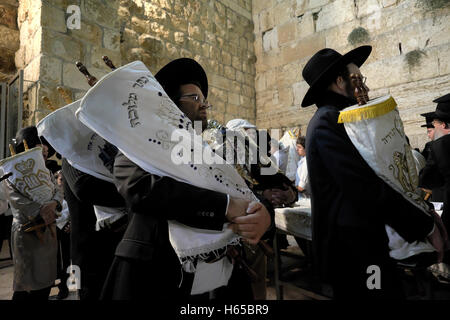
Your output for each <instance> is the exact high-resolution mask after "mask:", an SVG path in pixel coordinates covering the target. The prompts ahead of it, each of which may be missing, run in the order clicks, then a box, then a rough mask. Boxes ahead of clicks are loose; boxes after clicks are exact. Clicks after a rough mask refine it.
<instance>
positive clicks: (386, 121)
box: [338, 96, 435, 260]
mask: <svg viewBox="0 0 450 320" xmlns="http://www.w3.org/2000/svg"><path fill="white" fill-rule="evenodd" d="M396 106H397V104H396V102H395V100H394V99H393V98H392V97H391V96H384V97H380V98H377V99H374V100H372V101H370V102H369V103H368V104H366V105H363V106H351V107H348V108H346V109H344V110H342V111H341V112H340V115H339V120H338V122H339V123H344V127H345V130H346V132H347V134H348V136H349V138H350V140H351V141H352V143H353V144H354V146H355V147H356V149H357V150H358V151H359V153H360V154H361V156H362V157H363V158H364V160H365V161H366V162H367V164H368V165H369V166H370V167H371V168H372V169H373V170H374V171H375V173H376V174H377V175H378V176H379V177H380V178H381V179H383V181H385V182H386V183H387V184H388V185H389V186H391V187H392V188H393V189H394V190H395V191H397V192H399V193H400V194H401V195H402V196H403V197H404V198H405V199H406V200H407V201H409V202H411V203H412V204H413V205H414V206H416V207H417V208H419V209H421V210H422V211H423V212H424V213H426V214H428V215H429V213H428V206H427V204H426V203H425V201H424V200H423V199H422V197H421V193H420V190H419V188H418V181H419V178H418V174H417V171H416V165H415V161H414V157H413V155H412V152H411V147H410V146H409V145H408V143H407V141H406V138H405V132H404V129H403V122H402V120H401V118H400V115H399V112H398V110H397V108H396ZM405 224H408V221H405ZM386 232H387V234H388V236H389V247H390V249H391V251H390V256H391V257H392V258H394V259H397V260H402V259H406V258H408V257H411V256H413V255H416V254H418V253H421V252H432V251H435V249H434V247H433V246H432V245H431V244H430V243H429V242H428V240H426V241H425V242H417V241H416V242H414V243H408V242H406V240H404V239H403V238H402V237H401V236H400V235H399V234H398V233H397V232H395V230H393V229H392V228H390V227H389V226H386Z"/></svg>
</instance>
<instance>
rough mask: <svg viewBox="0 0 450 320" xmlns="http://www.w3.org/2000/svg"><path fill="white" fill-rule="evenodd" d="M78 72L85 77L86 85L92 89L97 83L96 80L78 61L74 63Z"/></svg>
mask: <svg viewBox="0 0 450 320" xmlns="http://www.w3.org/2000/svg"><path fill="white" fill-rule="evenodd" d="M76 66H77V68H78V70H80V72H81V73H82V74H83V75H84V76H85V77H86V79H87V82H88V84H89V85H90V86H91V87H93V86H94V85H95V84H96V83H97V78H96V77H94V76H92V75H91V74H90V73H89V71H88V69H87V68H86V66H85V65H84V64H82V63H81V62H80V61H78V62H77V63H76Z"/></svg>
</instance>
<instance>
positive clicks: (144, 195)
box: [103, 58, 271, 302]
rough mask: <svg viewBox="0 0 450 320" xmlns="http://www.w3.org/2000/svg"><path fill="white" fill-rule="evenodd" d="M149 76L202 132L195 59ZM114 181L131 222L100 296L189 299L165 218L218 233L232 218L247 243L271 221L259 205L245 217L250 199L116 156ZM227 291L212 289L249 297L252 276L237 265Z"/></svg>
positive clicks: (201, 75)
mask: <svg viewBox="0 0 450 320" xmlns="http://www.w3.org/2000/svg"><path fill="white" fill-rule="evenodd" d="M155 78H156V79H157V80H158V82H159V83H160V84H161V85H162V87H163V88H164V90H165V91H166V93H167V94H168V96H169V97H170V98H171V99H172V101H174V102H175V104H176V105H177V106H178V108H179V109H180V110H181V111H183V112H184V114H185V115H186V116H187V117H188V118H189V119H190V120H191V121H192V122H194V121H201V122H202V126H203V127H204V128H206V124H207V123H206V121H207V117H206V115H207V113H206V109H208V107H209V104H208V102H207V101H206V97H207V94H208V82H207V78H206V74H205V72H204V70H203V68H202V67H201V66H200V65H199V64H198V63H197V62H195V61H194V60H192V59H187V58H181V59H177V60H174V61H172V62H170V63H169V64H168V65H166V66H165V67H164V68H162V69H161V70H160V71H159V72H158V73H157V74H156V75H155ZM167 161H171V159H167ZM114 176H115V184H116V186H117V189H118V191H119V193H120V194H121V195H122V196H123V197H124V199H125V201H126V203H127V207H128V209H129V212H130V215H131V218H130V222H129V225H128V228H127V230H126V232H125V235H124V237H123V239H122V241H121V242H120V243H119V246H118V247H117V250H116V257H115V259H114V262H113V265H112V267H111V270H110V272H109V275H108V279H107V281H106V284H105V287H104V290H103V298H104V299H113V300H145V301H149V302H151V301H154V300H168V299H170V300H172V301H178V300H180V299H182V300H186V299H189V297H190V292H191V288H192V284H193V280H194V278H193V274H192V273H187V272H185V271H184V270H183V269H182V266H181V264H180V262H179V259H178V257H177V255H176V254H175V251H174V249H173V248H172V246H171V244H170V241H169V232H168V220H176V221H178V222H181V223H183V224H186V225H189V226H191V227H196V228H202V229H210V230H222V227H223V224H224V223H225V222H226V221H232V220H233V219H234V220H233V222H234V223H233V224H234V231H235V232H237V233H238V234H240V235H241V236H242V237H243V238H245V239H247V240H248V241H249V242H250V243H252V244H256V243H257V242H258V240H259V239H260V238H261V236H262V235H263V234H264V233H265V232H266V230H267V229H268V227H269V226H270V224H271V217H270V215H269V213H268V211H267V209H266V208H265V207H264V206H260V207H259V206H257V207H254V210H249V211H247V213H248V215H246V210H247V208H248V205H249V203H248V201H245V200H241V199H237V198H233V197H231V196H228V195H226V194H223V193H219V192H215V191H210V190H206V189H202V188H198V187H196V186H193V185H189V184H186V183H182V182H178V181H176V180H174V179H172V178H170V177H160V176H156V175H153V174H150V173H148V172H146V171H144V170H143V169H142V168H140V167H139V166H137V165H136V164H135V163H133V162H132V161H130V160H129V159H128V158H127V157H126V156H125V155H123V154H122V153H121V152H119V154H118V155H117V157H116V159H115V163H114ZM205 213H206V214H205ZM225 259H227V258H226V257H225ZM228 287H233V288H234V289H235V290H234V292H233V294H235V295H234V296H231V293H230V292H229V291H227V288H225V287H222V288H219V289H218V291H217V292H215V294H217V297H218V298H225V299H226V298H233V299H242V300H250V299H252V291H251V286H250V279H249V277H248V276H247V274H246V273H245V272H244V271H243V270H241V269H240V268H237V267H236V266H235V268H234V269H233V273H232V275H231V278H230V280H229V282H228ZM197 298H201V299H203V298H206V299H208V297H197Z"/></svg>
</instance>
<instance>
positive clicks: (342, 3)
mask: <svg viewBox="0 0 450 320" xmlns="http://www.w3.org/2000/svg"><path fill="white" fill-rule="evenodd" d="M354 18H355V13H354V4H353V1H352V0H336V1H334V2H331V3H330V4H328V5H326V6H324V7H322V10H321V11H320V13H319V14H318V19H317V28H316V30H317V31H321V30H325V29H328V28H331V27H334V26H337V25H340V24H342V23H345V22H348V21H351V20H352V19H354Z"/></svg>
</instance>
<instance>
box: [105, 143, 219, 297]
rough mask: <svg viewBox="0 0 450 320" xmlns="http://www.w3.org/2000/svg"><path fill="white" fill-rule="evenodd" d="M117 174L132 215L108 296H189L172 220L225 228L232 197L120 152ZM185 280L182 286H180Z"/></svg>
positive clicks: (208, 227)
mask: <svg viewBox="0 0 450 320" xmlns="http://www.w3.org/2000/svg"><path fill="white" fill-rule="evenodd" d="M114 176H115V179H116V187H117V189H118V191H119V193H120V194H121V195H122V196H123V198H124V199H125V201H126V204H127V207H128V209H129V212H130V214H131V219H130V222H129V225H128V228H127V230H126V232H125V235H124V237H123V239H122V241H121V242H120V244H119V246H118V247H117V250H116V258H115V261H114V263H113V266H112V268H111V270H110V273H109V275H108V280H107V283H106V285H105V288H104V293H103V298H104V299H133V300H135V299H152V298H156V299H164V298H172V299H178V298H183V297H187V296H189V293H190V287H191V284H192V280H193V279H192V278H186V277H188V275H187V274H186V273H182V272H181V270H182V269H181V264H180V262H179V260H178V257H177V256H176V254H175V251H174V250H173V248H172V246H171V244H170V241H169V234H168V220H177V221H179V222H181V223H183V224H186V225H189V226H192V227H196V228H203V229H210V230H222V227H223V224H224V223H225V221H226V218H225V214H226V209H227V195H226V194H223V193H219V192H214V191H210V190H206V189H202V188H198V187H195V186H192V185H189V184H186V183H182V182H178V181H176V180H174V179H172V178H169V177H159V176H156V175H152V174H150V173H148V172H146V171H144V170H143V169H142V168H140V167H139V166H137V165H136V164H134V163H133V162H132V161H130V160H129V159H128V158H127V157H125V156H124V155H123V154H122V153H120V152H119V154H118V155H117V156H116V160H115V163H114ZM182 274H183V276H182ZM182 277H184V278H182ZM180 284H182V288H181V290H178V288H179V286H180Z"/></svg>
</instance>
